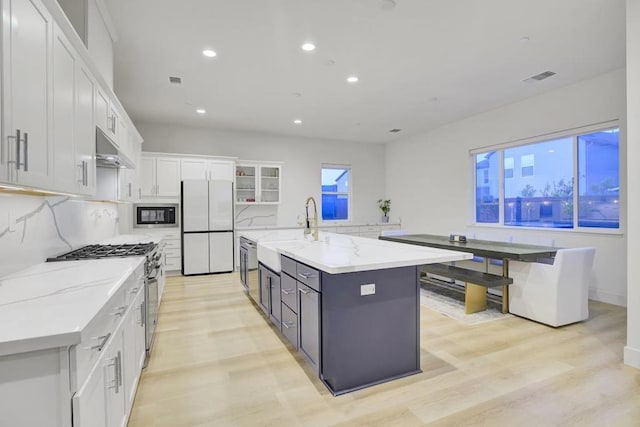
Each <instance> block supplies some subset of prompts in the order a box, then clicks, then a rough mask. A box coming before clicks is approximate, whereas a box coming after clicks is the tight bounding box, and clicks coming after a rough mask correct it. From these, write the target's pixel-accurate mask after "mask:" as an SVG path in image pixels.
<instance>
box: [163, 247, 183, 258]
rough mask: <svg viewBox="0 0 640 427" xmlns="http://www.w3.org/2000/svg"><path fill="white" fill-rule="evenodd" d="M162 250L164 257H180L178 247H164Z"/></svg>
mask: <svg viewBox="0 0 640 427" xmlns="http://www.w3.org/2000/svg"><path fill="white" fill-rule="evenodd" d="M162 252H163V253H164V255H165V256H166V257H178V258H179V257H180V248H165V250H164V251H162Z"/></svg>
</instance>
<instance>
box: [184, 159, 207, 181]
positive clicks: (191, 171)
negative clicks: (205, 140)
mask: <svg viewBox="0 0 640 427" xmlns="http://www.w3.org/2000/svg"><path fill="white" fill-rule="evenodd" d="M180 169H181V178H182V180H183V181H184V180H185V179H209V170H208V169H207V161H206V160H205V159H182V160H180Z"/></svg>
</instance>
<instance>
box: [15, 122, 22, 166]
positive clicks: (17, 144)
mask: <svg viewBox="0 0 640 427" xmlns="http://www.w3.org/2000/svg"><path fill="white" fill-rule="evenodd" d="M20 142H21V138H20V129H16V170H20V165H21V163H20Z"/></svg>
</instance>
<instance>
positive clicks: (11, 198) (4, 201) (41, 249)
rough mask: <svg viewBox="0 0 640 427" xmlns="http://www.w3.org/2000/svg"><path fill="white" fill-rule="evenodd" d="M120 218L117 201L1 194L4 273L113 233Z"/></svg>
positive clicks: (0, 238) (0, 236)
mask: <svg viewBox="0 0 640 427" xmlns="http://www.w3.org/2000/svg"><path fill="white" fill-rule="evenodd" d="M10 217H12V218H13V220H14V221H15V230H14V231H10V227H9V218H10ZM118 220H119V219H118V210H117V208H116V205H115V204H113V203H102V202H89V201H84V200H77V199H73V198H69V197H61V196H56V197H35V196H22V195H15V194H0V277H2V276H4V275H6V274H10V273H12V272H14V271H18V270H21V269H23V268H26V267H29V266H31V265H33V264H37V263H40V262H43V261H44V260H45V259H46V258H47V257H50V256H54V255H58V254H60V253H62V252H65V251H68V250H70V249H75V248H77V247H80V246H83V245H86V244H90V243H96V242H98V241H100V240H104V239H106V238H109V237H112V236H114V235H116V234H118Z"/></svg>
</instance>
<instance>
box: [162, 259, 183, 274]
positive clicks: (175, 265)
mask: <svg viewBox="0 0 640 427" xmlns="http://www.w3.org/2000/svg"><path fill="white" fill-rule="evenodd" d="M166 261H167V264H166V265H165V267H164V269H165V270H167V271H172V270H180V269H181V268H182V259H181V258H180V257H169V256H168V257H167V258H166Z"/></svg>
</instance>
